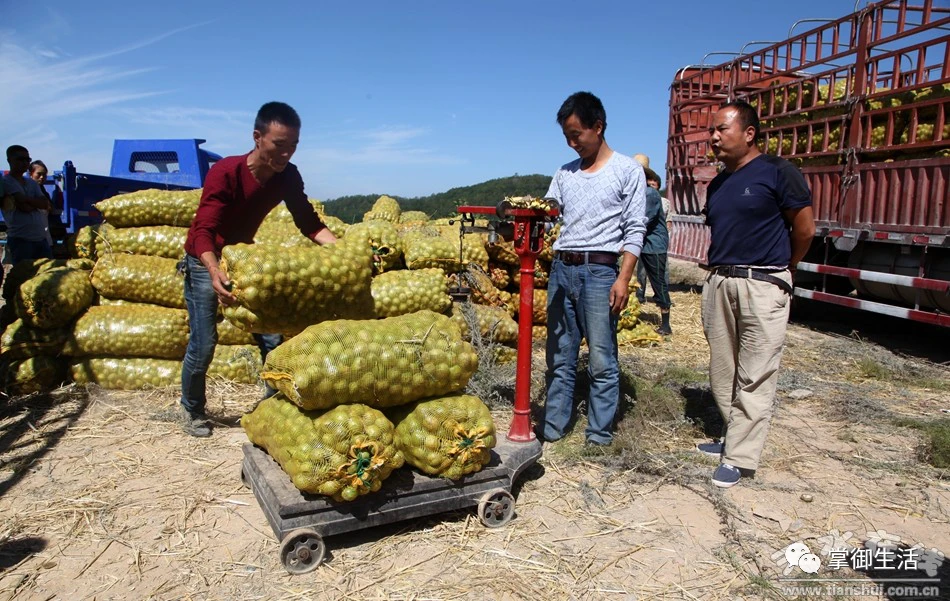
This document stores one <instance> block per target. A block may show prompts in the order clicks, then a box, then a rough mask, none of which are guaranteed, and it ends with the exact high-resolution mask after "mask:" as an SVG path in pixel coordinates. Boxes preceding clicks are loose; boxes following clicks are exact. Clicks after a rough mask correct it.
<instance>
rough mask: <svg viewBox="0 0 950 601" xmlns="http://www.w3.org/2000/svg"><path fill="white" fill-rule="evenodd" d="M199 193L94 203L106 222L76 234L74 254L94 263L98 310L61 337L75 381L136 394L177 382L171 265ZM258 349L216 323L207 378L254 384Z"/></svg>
mask: <svg viewBox="0 0 950 601" xmlns="http://www.w3.org/2000/svg"><path fill="white" fill-rule="evenodd" d="M200 198H201V190H188V191H163V190H143V191H140V192H135V193H132V194H122V195H119V196H115V197H112V198H109V199H106V200H103V201H100V202H99V203H97V204H96V207H97V208H98V209H99V210H100V211H101V212H102V214H103V216H104V217H105V219H106V223H104V224H100V225H97V226H89V227H87V228H82V229H81V230H80V231H79V232H77V235H76V238H75V241H74V249H75V251H76V252H77V254H85V255H86V256H91V257H95V258H96V259H97V261H96V264H95V268H94V269H93V271H92V285H93V286H94V287H95V290H96V292H98V294H99V301H98V303H99V304H98V306H94V307H91V308H90V309H89V310H88V311H87V312H86V313H85V314H84V315H82V316H81V317H80V318H79V319H78V320H76V321H75V323H73V324H72V327H71V329H70V331H69V333H68V337H67V341H66V343H65V345H64V348H63V353H64V354H65V355H68V356H69V357H71V361H70V366H69V372H70V376H71V377H72V379H73V380H74V381H75V382H77V383H81V384H86V383H95V384H98V385H100V386H102V387H104V388H115V389H141V388H150V387H162V386H173V385H177V384H179V383H180V382H181V360H182V359H183V358H184V355H185V349H186V348H187V345H188V336H189V329H188V312H187V311H186V309H185V297H184V283H183V280H182V277H181V276H179V275H178V273H177V267H176V266H177V262H178V259H180V258H181V257H182V256H183V255H184V242H185V237H186V236H187V232H188V225H189V224H190V223H191V220H192V218H193V217H194V213H195V211H196V210H197V207H198V202H199V201H200ZM260 366H261V360H260V351H259V350H258V349H257V347H256V346H254V340H253V338H252V337H251V336H250V334H248V333H246V332H243V331H241V330H239V329H237V328H236V327H235V326H233V325H232V324H230V323H228V322H226V321H224V320H223V319H222V320H220V321H219V324H218V346H217V348H216V349H215V355H214V359H213V360H212V363H211V366H210V367H209V371H208V373H209V375H210V376H211V377H212V378H222V379H226V380H230V381H234V382H238V383H247V384H253V383H256V382H258V377H257V373H258V371H259V370H260Z"/></svg>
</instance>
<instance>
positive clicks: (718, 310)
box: [702, 271, 791, 470]
mask: <svg viewBox="0 0 950 601" xmlns="http://www.w3.org/2000/svg"><path fill="white" fill-rule="evenodd" d="M772 275H775V276H777V277H779V278H781V279H783V280H785V281H787V282H789V283H791V275H790V273H789V272H788V271H781V272H777V273H774V274H772ZM790 301H791V298H790V297H789V295H788V294H786V293H785V292H784V291H783V290H782V289H781V288H779V287H778V286H776V285H775V284H770V283H769V282H760V281H758V280H752V279H748V278H728V277H725V276H721V275H718V274H715V273H712V272H710V273H709V274H708V275H707V276H706V282H705V284H704V285H703V308H702V316H703V332H704V333H705V334H706V341H707V342H708V343H709V384H710V387H711V388H712V393H713V398H715V400H716V405H718V407H719V412H720V413H721V414H722V419H723V421H724V422H725V424H726V433H725V438H724V444H725V448H724V453H723V457H722V462H723V463H728V464H729V465H733V466H735V467H739V468H743V469H747V470H755V469H757V468H758V466H759V457H760V456H761V455H762V448H763V447H764V446H765V439H766V437H767V436H768V433H769V423H770V422H771V419H772V412H773V409H774V406H775V389H776V384H777V383H778V368H779V363H780V362H781V360H782V347H783V345H784V344H785V328H786V325H787V324H788V313H789V310H790V308H791V305H790Z"/></svg>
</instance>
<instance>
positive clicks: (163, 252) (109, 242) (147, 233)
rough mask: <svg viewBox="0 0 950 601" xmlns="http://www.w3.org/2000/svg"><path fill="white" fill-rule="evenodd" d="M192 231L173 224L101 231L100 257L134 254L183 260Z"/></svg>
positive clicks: (96, 248)
mask: <svg viewBox="0 0 950 601" xmlns="http://www.w3.org/2000/svg"><path fill="white" fill-rule="evenodd" d="M187 237H188V228H186V227H173V226H170V225H155V226H151V227H123V228H111V229H108V230H101V231H100V233H99V239H98V241H97V242H96V246H95V251H96V255H97V256H99V257H102V256H103V255H104V254H107V253H130V254H134V255H151V256H153V257H165V258H167V259H176V260H177V259H180V258H182V257H183V256H184V254H185V248H184V247H185V238H187Z"/></svg>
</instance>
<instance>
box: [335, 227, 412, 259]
mask: <svg viewBox="0 0 950 601" xmlns="http://www.w3.org/2000/svg"><path fill="white" fill-rule="evenodd" d="M346 236H350V237H353V236H360V237H362V239H368V240H369V242H370V244H371V245H372V247H373V254H374V255H376V256H377V257H379V261H380V264H379V271H390V270H392V269H395V268H397V267H399V266H400V265H402V239H401V238H400V237H399V232H398V231H396V226H395V225H393V223H392V222H391V221H384V220H381V219H374V220H371V221H364V222H362V223H354V224H353V225H351V226H350V227H349V229H347V230H346Z"/></svg>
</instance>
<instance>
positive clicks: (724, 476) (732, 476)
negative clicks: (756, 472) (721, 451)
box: [712, 463, 742, 488]
mask: <svg viewBox="0 0 950 601" xmlns="http://www.w3.org/2000/svg"><path fill="white" fill-rule="evenodd" d="M741 477H742V474H741V473H740V472H739V468H737V467H733V466H731V465H729V464H728V463H720V464H719V467H717V468H716V471H715V472H713V475H712V483H713V484H715V485H716V486H718V487H719V488H730V487H732V486H735V485H736V484H738V483H739V478H741Z"/></svg>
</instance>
